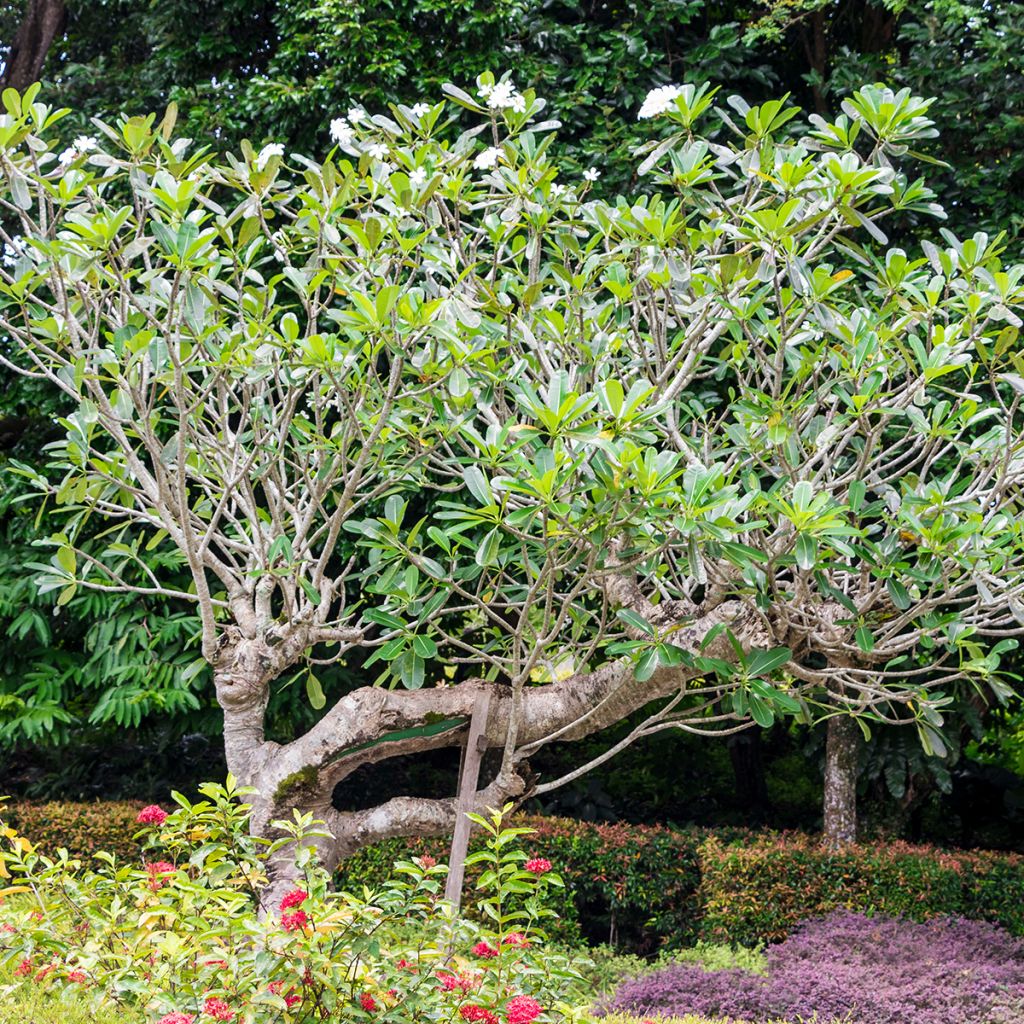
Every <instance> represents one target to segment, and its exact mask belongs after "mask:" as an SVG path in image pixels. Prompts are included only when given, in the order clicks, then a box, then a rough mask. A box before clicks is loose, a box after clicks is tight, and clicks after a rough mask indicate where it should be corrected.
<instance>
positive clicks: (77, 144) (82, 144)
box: [71, 135, 99, 153]
mask: <svg viewBox="0 0 1024 1024" xmlns="http://www.w3.org/2000/svg"><path fill="white" fill-rule="evenodd" d="M98 145H99V143H98V142H97V141H96V137H95V136H94V135H79V136H78V138H77V139H75V141H74V142H72V143H71V148H72V149H73V150H75V152H77V153H89V152H91V151H92V150H94V149H95V148H96V147H97V146H98Z"/></svg>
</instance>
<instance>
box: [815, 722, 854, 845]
mask: <svg viewBox="0 0 1024 1024" xmlns="http://www.w3.org/2000/svg"><path fill="white" fill-rule="evenodd" d="M857 732H858V727H857V723H856V722H855V721H854V720H853V719H852V718H851V717H850V716H849V715H837V716H836V717H835V718H830V719H829V720H828V732H827V734H826V738H825V799H824V819H825V821H824V829H823V831H824V839H825V845H826V846H828V847H829V848H830V849H835V848H837V847H839V846H842V845H843V844H844V843H855V842H856V841H857V762H858V747H859V741H858V737H857Z"/></svg>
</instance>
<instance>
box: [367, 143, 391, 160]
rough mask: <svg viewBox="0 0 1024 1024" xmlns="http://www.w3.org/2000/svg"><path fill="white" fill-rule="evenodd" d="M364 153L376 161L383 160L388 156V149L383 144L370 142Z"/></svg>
mask: <svg viewBox="0 0 1024 1024" xmlns="http://www.w3.org/2000/svg"><path fill="white" fill-rule="evenodd" d="M366 152H367V153H369V154H370V156H372V157H375V158H376V159H377V160H383V159H384V157H386V156H387V155H388V147H387V146H385V145H384V143H383V142H371V143H370V144H369V146H367V147H366Z"/></svg>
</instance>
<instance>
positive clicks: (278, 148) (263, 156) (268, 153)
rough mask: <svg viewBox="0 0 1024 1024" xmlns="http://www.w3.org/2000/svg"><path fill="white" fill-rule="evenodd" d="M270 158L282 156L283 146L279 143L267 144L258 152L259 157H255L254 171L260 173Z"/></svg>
mask: <svg viewBox="0 0 1024 1024" xmlns="http://www.w3.org/2000/svg"><path fill="white" fill-rule="evenodd" d="M272 156H284V146H282V145H281V143H280V142H271V143H268V144H267V145H266V146H264V147H263V148H262V149H261V150H260V155H259V156H258V157H256V170H257V171H262V170H263V168H264V167H266V166H267V163H268V162H269V161H270V158H271V157H272Z"/></svg>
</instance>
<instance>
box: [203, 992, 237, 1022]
mask: <svg viewBox="0 0 1024 1024" xmlns="http://www.w3.org/2000/svg"><path fill="white" fill-rule="evenodd" d="M203 1013H205V1014H206V1016H207V1017H212V1018H213V1019H214V1020H232V1019H233V1018H234V1016H235V1014H234V1011H233V1010H232V1009H231V1007H230V1006H228V1004H227V1003H225V1002H224V1000H223V999H218V998H217V997H216V996H210V997H209V998H208V999H207V1000H206V1002H205V1003H204V1004H203Z"/></svg>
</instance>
